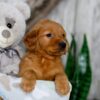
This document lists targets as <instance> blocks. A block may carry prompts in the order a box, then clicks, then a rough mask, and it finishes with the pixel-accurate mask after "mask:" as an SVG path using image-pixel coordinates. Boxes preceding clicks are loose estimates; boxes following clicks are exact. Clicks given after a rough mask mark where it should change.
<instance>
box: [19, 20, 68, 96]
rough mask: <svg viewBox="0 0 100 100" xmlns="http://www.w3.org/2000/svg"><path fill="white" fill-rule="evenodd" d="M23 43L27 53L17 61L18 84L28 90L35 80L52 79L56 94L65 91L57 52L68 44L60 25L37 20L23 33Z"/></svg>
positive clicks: (66, 48) (64, 79)
mask: <svg viewBox="0 0 100 100" xmlns="http://www.w3.org/2000/svg"><path fill="white" fill-rule="evenodd" d="M24 43H25V45H26V48H27V53H26V55H25V56H24V57H23V58H22V60H21V63H20V71H19V76H20V77H22V82H21V88H22V89H23V90H24V91H26V92H31V91H32V90H33V89H34V87H35V84H36V80H52V81H55V86H56V91H57V93H58V94H60V95H65V94H67V93H68V92H69V83H68V79H67V76H66V74H65V73H64V66H63V64H62V62H61V55H63V54H65V53H66V51H68V47H69V46H68V42H67V40H66V33H65V31H64V29H63V27H62V26H61V25H60V24H58V23H56V22H54V21H51V20H47V19H45V20H41V21H39V22H38V23H37V24H36V25H35V26H34V27H33V28H32V30H31V31H30V32H29V33H27V34H26V36H25V38H24Z"/></svg>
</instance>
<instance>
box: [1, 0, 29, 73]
mask: <svg viewBox="0 0 100 100" xmlns="http://www.w3.org/2000/svg"><path fill="white" fill-rule="evenodd" d="M29 17H30V7H29V5H28V4H27V3H26V2H25V1H21V0H18V1H17V0H0V73H4V74H7V75H17V73H18V71H19V67H18V66H19V62H20V59H21V57H22V56H23V53H24V49H23V47H22V46H21V40H22V38H23V36H24V34H25V29H26V20H27V19H28V18H29Z"/></svg>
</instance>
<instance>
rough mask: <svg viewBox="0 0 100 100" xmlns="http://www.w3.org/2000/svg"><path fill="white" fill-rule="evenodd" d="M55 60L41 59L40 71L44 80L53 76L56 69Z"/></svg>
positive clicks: (51, 78)
mask: <svg viewBox="0 0 100 100" xmlns="http://www.w3.org/2000/svg"><path fill="white" fill-rule="evenodd" d="M55 66H56V60H55V61H53V60H48V59H42V61H41V71H42V76H43V77H42V78H43V79H45V80H53V79H54V76H55V70H56V67H55Z"/></svg>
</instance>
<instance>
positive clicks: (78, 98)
mask: <svg viewBox="0 0 100 100" xmlns="http://www.w3.org/2000/svg"><path fill="white" fill-rule="evenodd" d="M65 72H66V74H67V75H68V78H69V80H70V82H71V84H72V92H71V96H70V100H87V96H88V93H89V89H90V85H91V80H92V72H91V67H90V54H89V48H88V42H87V38H86V35H84V40H83V45H82V48H81V51H80V53H79V54H78V56H76V41H75V38H74V36H73V37H72V42H71V47H70V50H69V55H68V60H67V64H66V69H65Z"/></svg>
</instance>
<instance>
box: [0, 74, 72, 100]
mask: <svg viewBox="0 0 100 100" xmlns="http://www.w3.org/2000/svg"><path fill="white" fill-rule="evenodd" d="M20 81H21V79H20V78H15V77H11V76H6V75H4V74H0V97H1V98H3V100H69V96H70V92H71V85H70V92H69V93H68V94H67V95H66V96H60V95H58V94H57V93H56V91H55V85H54V82H51V81H37V83H36V86H35V89H34V90H33V92H31V93H25V92H23V91H22V90H21V89H20V87H19V83H20Z"/></svg>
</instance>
